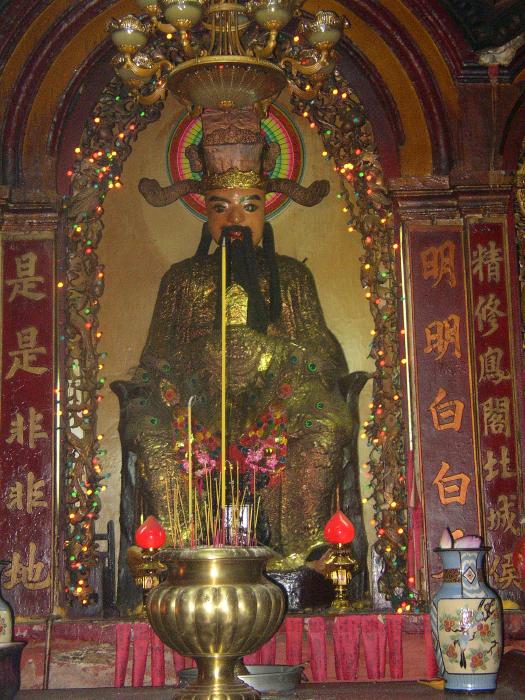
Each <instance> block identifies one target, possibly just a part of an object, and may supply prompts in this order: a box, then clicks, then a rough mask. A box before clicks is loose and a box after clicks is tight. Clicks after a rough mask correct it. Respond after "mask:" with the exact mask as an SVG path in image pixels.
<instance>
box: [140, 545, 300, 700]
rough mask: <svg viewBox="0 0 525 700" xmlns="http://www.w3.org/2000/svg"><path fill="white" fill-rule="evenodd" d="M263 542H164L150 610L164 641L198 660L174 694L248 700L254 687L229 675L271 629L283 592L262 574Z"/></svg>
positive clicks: (266, 553)
mask: <svg viewBox="0 0 525 700" xmlns="http://www.w3.org/2000/svg"><path fill="white" fill-rule="evenodd" d="M272 556H273V553H272V551H271V550H270V549H268V548H267V547H229V546H227V547H194V548H187V549H166V550H163V551H162V552H160V553H159V559H160V560H161V561H162V562H163V563H164V564H165V565H166V566H167V568H168V578H167V581H165V582H164V583H161V584H160V586H158V587H157V588H155V589H154V590H152V591H151V593H150V595H149V597H148V608H147V609H148V616H149V619H150V622H151V625H152V627H153V629H154V630H155V632H156V633H157V634H158V636H159V637H160V638H161V639H162V641H163V642H164V643H165V644H167V645H168V646H169V647H171V648H173V649H176V650H177V651H178V652H179V653H180V654H183V655H184V656H191V657H192V658H194V659H195V661H196V662H197V669H198V678H197V680H196V681H195V682H194V683H192V684H191V685H189V686H188V687H186V688H182V689H180V690H178V691H177V693H176V695H175V697H177V698H201V699H204V698H209V699H210V700H212V698H213V699H215V698H221V700H254V699H255V698H259V697H260V694H259V693H258V691H256V690H254V689H253V688H250V687H249V686H247V685H246V684H245V683H243V682H242V681H241V680H239V679H238V678H237V677H236V675H235V666H236V665H237V664H239V663H240V662H241V660H242V657H243V656H245V655H246V654H250V653H251V652H253V651H255V650H256V649H258V648H259V647H260V646H261V645H262V644H264V643H265V642H267V641H268V640H269V639H270V638H271V637H272V635H273V634H274V633H275V632H276V630H277V629H278V627H279V625H280V624H281V622H282V620H283V617H284V615H285V612H286V600H285V595H284V593H283V591H282V590H281V589H280V588H279V587H278V586H277V585H276V584H275V583H273V582H272V581H270V580H269V579H267V578H266V577H265V576H264V571H265V567H266V562H267V561H268V560H269V559H270V558H271V557H272Z"/></svg>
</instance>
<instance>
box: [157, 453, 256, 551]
mask: <svg viewBox="0 0 525 700" xmlns="http://www.w3.org/2000/svg"><path fill="white" fill-rule="evenodd" d="M254 481H255V480H254ZM165 486H166V501H167V511H168V519H169V525H168V530H169V534H170V536H171V544H172V546H173V547H197V546H207V547H221V546H224V545H233V546H251V545H255V544H257V537H256V531H257V521H258V517H259V507H260V496H259V495H258V494H256V493H255V492H253V493H250V492H249V490H248V489H247V488H244V489H242V490H241V488H240V487H239V469H238V466H235V467H234V466H233V465H231V464H230V463H229V462H228V463H227V470H226V484H225V486H224V487H223V484H222V470H221V471H220V472H219V473H218V474H217V473H213V474H211V473H207V474H205V476H204V477H203V478H202V480H199V481H198V482H197V483H195V480H193V482H192V485H191V490H189V484H187V483H184V482H182V480H181V479H174V480H172V481H171V482H170V481H169V480H166V481H165ZM188 492H189V494H190V495H189V497H188V498H186V496H185V494H187V493H188ZM224 493H226V505H225V506H223V505H222V503H223V494H224ZM190 504H191V508H190Z"/></svg>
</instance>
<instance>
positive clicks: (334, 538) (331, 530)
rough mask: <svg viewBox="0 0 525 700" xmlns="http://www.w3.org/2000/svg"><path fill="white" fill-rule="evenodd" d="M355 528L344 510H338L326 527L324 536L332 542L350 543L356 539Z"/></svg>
mask: <svg viewBox="0 0 525 700" xmlns="http://www.w3.org/2000/svg"><path fill="white" fill-rule="evenodd" d="M354 536H355V528H354V526H353V525H352V523H351V522H350V520H349V519H348V518H347V517H346V515H345V514H344V513H343V511H342V510H338V511H337V512H336V513H334V515H332V517H331V518H330V520H329V521H328V522H327V523H326V525H325V528H324V538H325V540H326V541H327V542H330V544H348V543H349V542H351V541H352V540H353V539H354Z"/></svg>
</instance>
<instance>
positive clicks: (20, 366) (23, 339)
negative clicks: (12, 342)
mask: <svg viewBox="0 0 525 700" xmlns="http://www.w3.org/2000/svg"><path fill="white" fill-rule="evenodd" d="M16 337H17V341H18V349H17V350H10V351H9V352H8V355H9V357H11V358H12V360H13V362H12V364H11V367H10V368H9V371H8V372H7V374H6V375H5V378H6V379H11V378H12V377H14V376H15V374H16V373H17V372H19V371H22V372H28V373H29V374H43V373H44V372H47V371H48V367H43V366H41V365H38V364H36V363H37V362H38V361H39V358H38V355H46V354H47V350H46V348H45V347H43V346H41V345H40V346H39V345H37V343H38V329H36V328H35V327H34V326H28V327H27V328H22V330H20V331H17V333H16Z"/></svg>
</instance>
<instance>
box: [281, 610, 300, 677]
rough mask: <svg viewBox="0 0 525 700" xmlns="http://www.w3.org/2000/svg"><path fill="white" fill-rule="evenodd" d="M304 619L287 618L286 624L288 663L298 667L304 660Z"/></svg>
mask: <svg viewBox="0 0 525 700" xmlns="http://www.w3.org/2000/svg"><path fill="white" fill-rule="evenodd" d="M303 626H304V625H303V618H302V617H287V618H286V620H285V622H284V629H285V634H286V663H287V664H289V665H290V666H297V665H298V664H300V663H301V662H302V660H303Z"/></svg>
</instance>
